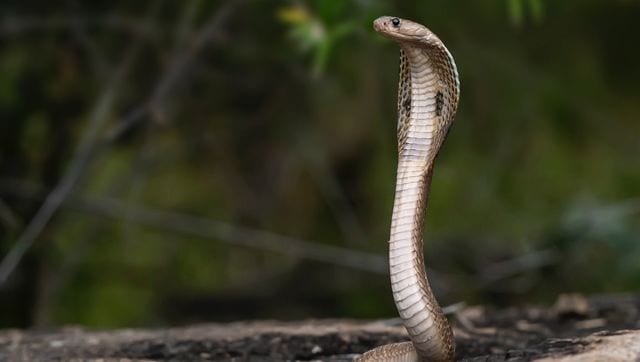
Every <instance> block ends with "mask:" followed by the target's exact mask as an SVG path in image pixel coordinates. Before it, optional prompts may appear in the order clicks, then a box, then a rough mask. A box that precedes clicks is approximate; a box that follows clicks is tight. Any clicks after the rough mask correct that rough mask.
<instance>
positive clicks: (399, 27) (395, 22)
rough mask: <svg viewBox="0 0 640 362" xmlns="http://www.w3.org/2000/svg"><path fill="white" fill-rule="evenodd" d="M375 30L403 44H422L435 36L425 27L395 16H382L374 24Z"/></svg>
mask: <svg viewBox="0 0 640 362" xmlns="http://www.w3.org/2000/svg"><path fill="white" fill-rule="evenodd" d="M373 29H375V31H377V32H378V33H380V34H381V35H382V36H384V37H387V38H389V39H391V40H394V41H396V42H401V43H408V42H420V41H422V40H428V39H429V38H431V37H435V35H434V34H433V33H432V32H431V30H429V29H427V28H426V27H425V26H424V25H421V24H418V23H416V22H413V21H411V20H407V19H401V18H397V17H393V16H381V17H379V18H377V19H376V20H375V21H374V22H373Z"/></svg>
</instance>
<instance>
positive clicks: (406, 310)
mask: <svg viewBox="0 0 640 362" xmlns="http://www.w3.org/2000/svg"><path fill="white" fill-rule="evenodd" d="M373 27H374V29H375V30H376V31H377V32H378V33H380V34H381V35H383V36H385V37H387V38H389V39H391V40H394V41H395V42H397V43H398V44H399V45H400V82H399V85H398V173H397V179H396V192H395V200H394V205H393V214H392V218H391V235H390V239H389V271H390V275H391V289H392V290H393V299H394V301H395V304H396V307H397V309H398V313H399V314H400V318H401V319H402V321H403V324H404V326H405V328H406V329H407V332H408V333H409V336H410V338H411V342H403V343H395V344H388V345H384V346H381V347H378V348H375V349H373V350H371V351H369V352H366V353H365V354H363V355H362V356H360V357H358V358H357V359H356V360H357V361H452V360H453V358H454V350H455V341H454V338H453V332H452V330H451V327H450V326H449V323H448V322H447V319H446V317H445V316H444V314H443V312H442V309H441V308H440V306H439V305H438V302H437V301H436V298H435V296H434V295H433V292H432V291H431V287H430V286H429V281H428V280H427V275H426V271H425V265H424V257H423V255H422V243H423V241H422V229H423V224H424V216H425V212H426V207H427V195H428V192H429V185H430V181H431V174H432V171H433V163H434V161H435V158H436V155H437V154H438V151H439V150H440V147H441V146H442V143H443V141H444V139H445V137H446V135H447V133H448V131H449V127H450V126H451V123H452V122H453V118H454V115H455V113H456V109H457V107H458V99H459V97H460V81H459V79H458V71H457V69H456V65H455V62H454V60H453V56H452V55H451V53H449V51H448V50H447V48H446V47H445V46H444V44H443V43H442V41H441V40H440V39H439V38H438V37H437V36H436V35H435V34H434V33H433V32H431V31H430V30H429V29H427V28H426V27H425V26H423V25H420V24H418V23H415V22H413V21H409V20H404V19H399V18H395V17H390V16H383V17H380V18H378V19H377V20H375V21H374V23H373Z"/></svg>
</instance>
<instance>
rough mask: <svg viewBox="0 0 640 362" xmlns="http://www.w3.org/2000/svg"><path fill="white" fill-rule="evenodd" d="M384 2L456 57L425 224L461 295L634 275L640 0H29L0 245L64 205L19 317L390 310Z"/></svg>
mask: <svg viewBox="0 0 640 362" xmlns="http://www.w3.org/2000/svg"><path fill="white" fill-rule="evenodd" d="M380 15H395V16H400V17H404V18H409V19H412V20H416V21H418V22H421V23H423V24H425V25H427V26H428V27H429V28H430V29H431V30H433V31H434V32H435V33H436V34H438V35H439V37H440V38H441V39H443V41H444V42H445V44H446V45H447V47H448V48H449V50H450V51H451V52H452V53H453V55H454V57H455V59H456V62H457V64H458V68H459V72H460V78H461V86H462V90H461V103H460V107H459V110H458V115H457V117H456V121H455V123H454V126H453V128H452V130H451V132H450V133H449V138H448V139H447V141H446V142H445V145H444V148H443V150H442V152H441V154H440V157H439V158H438V161H437V164H436V167H435V175H434V178H433V184H432V195H431V198H430V205H429V210H428V216H427V221H426V234H425V237H426V242H425V253H426V254H425V255H426V259H427V265H428V267H429V271H430V272H431V274H430V278H431V280H432V282H433V284H434V287H435V290H436V293H437V295H438V297H439V300H440V301H441V303H442V304H443V305H448V304H452V303H456V302H460V301H464V302H466V303H468V304H473V303H485V304H490V305H497V306H505V305H516V304H522V303H551V302H553V300H554V299H555V297H556V296H557V295H558V294H559V293H562V292H582V293H621V292H633V291H635V290H637V289H638V288H639V287H640V244H639V243H638V242H639V241H640V240H639V239H640V236H639V235H640V233H639V232H640V230H639V229H640V123H639V122H638V117H639V116H640V67H639V66H638V65H639V64H640V46H638V39H639V36H640V31H639V30H638V19H640V3H639V2H638V1H634V0H627V1H623V0H611V1H595V0H582V1H545V0H508V1H504V0H502V1H493V2H483V1H466V2H462V1H456V2H454V1H445V0H438V1H415V2H404V1H403V2H400V1H395V2H387V1H374V0H371V1H366V0H352V1H329V0H321V1H282V2H278V1H271V2H269V1H250V0H246V1H217V2H216V1H204V0H189V1H160V0H157V1H135V2H131V1H92V2H77V1H63V2H55V3H53V2H44V1H24V2H21V1H9V2H3V3H2V4H1V5H0V256H2V257H6V256H7V255H8V254H9V252H10V251H11V250H14V252H15V250H16V249H15V248H16V247H15V243H16V241H17V240H24V238H25V234H24V231H25V228H27V226H28V225H29V224H30V223H31V222H32V220H33V219H34V216H36V215H37V213H38V210H39V209H40V208H41V207H42V205H43V201H44V200H45V198H46V197H47V195H49V199H50V200H52V196H51V195H54V196H55V195H57V196H60V198H59V199H55V198H54V199H53V201H50V202H53V204H54V206H57V203H56V200H58V201H61V202H60V203H59V204H60V205H59V207H53V208H51V211H55V212H53V213H52V217H51V218H50V220H48V218H46V219H47V220H45V221H48V222H47V223H45V224H46V225H45V224H43V225H45V226H44V227H39V228H35V229H34V230H35V231H36V232H35V233H34V235H33V236H32V239H33V245H32V246H31V247H30V248H28V250H27V252H26V253H25V255H24V257H23V258H22V259H21V260H20V262H19V263H18V264H17V267H16V268H15V269H14V270H13V273H11V274H10V276H9V277H8V279H6V280H4V281H3V282H2V284H1V285H0V327H27V326H34V327H47V326H54V325H67V324H82V325H87V326H91V327H102V328H106V327H118V326H160V325H180V324H186V323H191V322H203V321H230V320H241V319H253V318H269V319H272V318H275V319H297V318H309V317H353V318H382V317H392V316H394V315H395V311H394V306H393V303H392V300H391V293H390V288H389V285H388V277H387V275H386V267H385V253H386V241H387V238H388V227H389V219H390V213H391V207H392V200H393V191H394V182H395V162H396V139H395V137H396V135H395V128H396V125H395V122H396V121H395V120H396V104H395V102H396V87H397V80H398V75H397V72H398V48H397V45H396V44H393V43H392V42H390V41H389V40H387V39H383V38H382V37H380V36H378V35H377V34H375V33H374V32H373V30H372V26H371V23H372V21H373V20H374V19H375V18H376V17H378V16H380ZM49 206H51V205H49ZM41 212H42V211H41ZM32 227H33V225H32ZM6 261H7V259H6V258H5V259H4V262H5V263H6Z"/></svg>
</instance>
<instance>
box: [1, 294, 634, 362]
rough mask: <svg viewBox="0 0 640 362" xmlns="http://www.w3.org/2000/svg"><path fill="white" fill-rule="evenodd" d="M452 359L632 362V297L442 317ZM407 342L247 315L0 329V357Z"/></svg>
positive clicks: (387, 329)
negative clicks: (181, 323)
mask: <svg viewBox="0 0 640 362" xmlns="http://www.w3.org/2000/svg"><path fill="white" fill-rule="evenodd" d="M450 319H451V321H452V323H453V325H454V333H455V335H456V343H457V347H456V357H457V359H458V360H460V361H531V360H542V361H640V320H639V319H640V297H636V296H628V295H622V296H621V295H617V296H611V295H609V296H594V297H590V298H585V297H583V296H581V295H575V294H568V295H562V296H560V297H559V298H558V300H557V302H556V303H555V304H554V305H553V306H548V307H542V306H524V307H518V308H508V309H502V310H494V309H490V308H484V307H481V306H469V307H461V308H459V309H458V310H457V311H455V312H454V313H452V314H451V315H450ZM403 340H407V337H406V333H405V331H404V328H402V327H401V326H400V324H399V321H398V320H385V321H355V320H304V321H296V322H278V321H251V322H237V323H229V324H206V325H197V326H187V327H182V328H168V329H150V330H144V329H131V330H112V331H92V330H86V329H83V328H79V327H66V328H61V329H59V330H55V331H31V330H3V331H0V361H44V360H59V361H62V360H64V361H67V360H83V361H84V360H98V359H99V360H119V361H126V360H155V361H169V360H171V361H185V360H199V361H228V360H233V361H282V360H302V361H309V360H316V361H350V360H351V359H352V358H353V357H354V356H356V355H357V354H359V353H362V352H364V351H366V350H368V349H370V348H372V347H375V346H378V345H381V344H385V343H390V342H395V341H403Z"/></svg>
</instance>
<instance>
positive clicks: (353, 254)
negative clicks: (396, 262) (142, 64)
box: [0, 180, 388, 274]
mask: <svg viewBox="0 0 640 362" xmlns="http://www.w3.org/2000/svg"><path fill="white" fill-rule="evenodd" d="M0 191H3V192H10V193H12V194H13V195H17V196H21V197H27V198H37V197H38V195H39V194H42V192H40V188H39V187H37V186H34V185H33V184H31V185H30V184H28V183H25V182H8V181H6V180H4V181H1V182H0ZM65 204H66V205H68V206H69V207H71V208H74V209H77V210H81V211H84V212H91V213H95V214H99V215H102V216H105V217H109V218H113V219H116V220H127V221H131V222H135V223H139V224H142V225H147V226H151V227H154V228H158V229H163V230H169V231H172V232H177V233H182V234H188V235H195V236H199V237H202V238H207V239H215V240H219V241H224V242H227V243H229V244H233V245H241V246H246V247H251V248H256V249H261V250H269V251H273V252H277V253H281V254H286V255H292V256H296V257H304V258H308V259H312V260H317V261H321V262H325V263H330V264H335V265H340V266H344V267H348V268H352V269H358V270H364V271H368V272H373V273H381V274H386V273H387V272H388V271H387V260H386V258H385V257H383V256H381V255H377V254H373V253H367V252H362V251H356V250H351V249H347V248H341V247H337V246H330V245H325V244H320V243H316V242H311V241H306V240H301V239H296V238H292V237H288V236H283V235H280V234H277V233H274V232H270V231H265V230H259V229H253V228H248V227H243V226H238V225H234V224H230V223H225V222H222V221H217V220H212V219H208V218H203V217H197V216H191V215H185V214H180V213H176V212H170V211H163V210H157V209H152V208H148V207H145V206H142V205H136V204H132V203H130V202H127V201H122V200H119V199H115V198H107V197H77V196H74V197H69V198H68V199H67V200H65Z"/></svg>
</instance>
